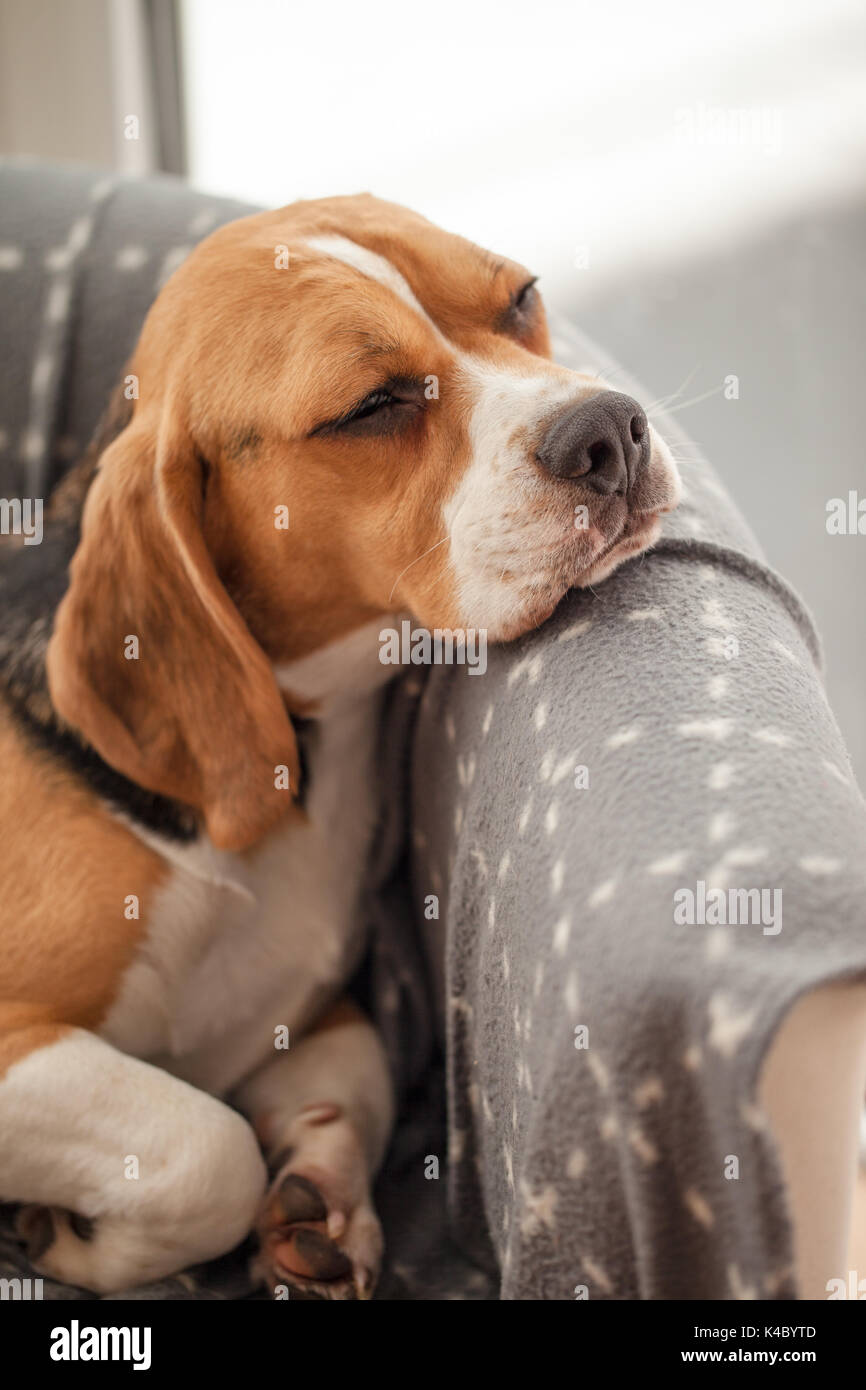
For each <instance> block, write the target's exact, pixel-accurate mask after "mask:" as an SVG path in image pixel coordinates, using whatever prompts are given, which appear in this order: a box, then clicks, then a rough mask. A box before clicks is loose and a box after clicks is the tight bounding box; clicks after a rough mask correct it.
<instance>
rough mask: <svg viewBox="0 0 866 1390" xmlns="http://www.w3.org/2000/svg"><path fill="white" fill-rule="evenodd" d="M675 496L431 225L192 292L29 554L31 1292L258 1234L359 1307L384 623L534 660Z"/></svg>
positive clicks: (8, 1064) (616, 415) (21, 782)
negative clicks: (554, 626)
mask: <svg viewBox="0 0 866 1390" xmlns="http://www.w3.org/2000/svg"><path fill="white" fill-rule="evenodd" d="M127 397H130V399H127ZM678 493H679V482H678V475H677V470H676V467H675V464H674V462H673V459H672V457H671V454H670V452H669V450H668V448H667V447H666V446H665V444H664V442H663V441H662V440H661V439H660V438H659V437H658V436H657V435H656V433H655V432H654V431H653V429H652V427H651V426H650V424H649V423H648V421H647V418H646V416H645V414H644V412H643V410H642V409H641V408H640V406H639V405H638V404H637V403H636V402H635V401H634V400H631V399H629V398H628V397H626V396H624V395H622V394H620V393H617V392H614V391H610V390H608V389H606V387H605V386H604V384H603V383H602V382H601V381H600V380H598V379H596V378H595V377H590V376H584V375H580V374H577V373H575V372H573V371H567V370H565V369H564V368H562V367H559V366H557V365H555V364H554V363H553V362H552V361H551V359H550V343H549V338H548V331H547V327H546V323H545V315H544V310H543V307H542V303H541V299H540V297H539V293H538V291H537V289H536V288H535V283H534V281H533V279H532V277H531V276H530V275H529V274H528V273H527V271H526V270H524V269H523V268H522V267H521V266H519V265H517V264H515V263H514V262H512V261H510V260H507V259H501V258H498V257H494V256H491V255H489V254H487V253H486V252H484V251H482V250H480V249H479V248H478V247H477V246H475V245H473V244H471V243H470V242H468V241H465V240H463V239H462V238H460V237H458V236H452V235H449V234H446V233H445V232H442V231H440V230H438V229H437V228H436V227H434V226H432V225H431V224H430V223H429V222H427V221H425V220H424V218H422V217H420V216H416V215H414V214H413V213H411V212H408V211H406V210H404V209H403V208H400V207H397V206H394V205H392V204H389V203H385V202H381V201H379V200H377V199H375V198H373V197H370V196H368V195H363V196H359V197H346V198H333V199H327V200H323V201H311V202H300V203H295V204H293V205H292V206H290V207H287V208H283V209H281V210H280V211H278V212H268V213H263V214H260V215H256V216H252V217H247V218H244V219H242V220H240V221H238V222H234V223H232V224H230V225H228V226H225V227H223V228H221V229H220V230H219V231H217V232H215V233H214V234H213V235H212V236H209V237H208V238H207V239H206V240H205V241H203V242H202V243H201V244H200V245H199V246H198V247H197V248H196V249H195V250H194V251H193V252H192V254H191V255H190V256H189V258H188V259H187V260H186V261H185V263H184V264H183V265H182V266H181V268H180V269H179V270H178V271H177V272H176V273H175V274H174V276H173V277H172V278H171V280H170V281H169V282H168V283H167V284H166V286H165V287H164V288H163V290H162V291H161V293H160V294H159V296H158V298H157V299H156V302H155V303H154V305H153V307H152V308H151V310H150V313H149V315H148V317H147V320H146V322H145V324H144V328H143V330H142V333H141V337H140V340H139V343H138V346H137V348H136V350H135V353H134V356H133V359H132V361H131V363H130V365H129V368H128V375H127V377H126V388H125V389H124V390H122V391H121V394H120V397H119V405H118V406H117V407H116V408H115V410H114V411H113V412H112V414H111V417H110V419H109V421H108V424H107V426H106V427H105V428H104V429H103V431H102V435H101V437H100V438H99V439H98V440H97V441H96V443H95V445H94V448H93V450H92V451H91V455H90V456H89V457H88V458H87V459H86V460H85V461H84V462H83V463H82V464H80V465H79V466H78V467H77V469H75V470H74V471H73V472H72V473H71V474H70V475H68V476H67V478H66V479H65V481H64V482H63V484H61V486H60V488H59V489H58V490H57V492H56V493H55V496H54V497H53V499H52V500H51V505H50V507H49V509H48V518H47V523H46V527H45V535H44V539H43V542H42V544H41V545H40V546H24V545H14V544H12V543H11V542H10V543H6V544H4V547H3V550H2V552H0V586H2V615H3V616H2V619H0V761H2V767H3V778H2V782H0V842H2V845H3V854H2V868H0V874H2V889H0V902H2V915H0V1194H2V1197H3V1198H4V1199H5V1200H6V1201H14V1202H17V1203H21V1204H23V1205H22V1208H21V1215H20V1229H21V1232H22V1235H23V1237H24V1238H25V1239H26V1240H27V1242H28V1249H29V1253H30V1255H31V1257H32V1259H33V1262H34V1264H35V1265H36V1268H37V1269H38V1271H39V1272H40V1273H42V1274H44V1275H46V1276H50V1277H51V1278H54V1279H59V1280H62V1281H66V1282H68V1283H70V1284H74V1285H79V1286H82V1287H84V1288H86V1289H88V1290H93V1291H96V1292H100V1293H104V1292H107V1291H115V1290H120V1289H123V1288H126V1287H129V1286H132V1285H137V1284H141V1283H143V1282H145V1281H147V1280H153V1279H157V1278H159V1277H161V1276H164V1275H167V1274H169V1273H171V1272H173V1271H178V1270H181V1269H183V1268H184V1267H185V1266H187V1265H190V1264H192V1263H194V1262H198V1261H203V1260H207V1259H210V1258H212V1257H215V1256H217V1255H220V1254H221V1253H222V1252H224V1251H227V1250H229V1249H231V1248H232V1247H233V1246H235V1245H236V1244H237V1243H238V1242H239V1241H241V1240H242V1239H243V1238H244V1237H245V1236H246V1235H247V1234H248V1232H250V1231H251V1230H252V1231H254V1232H255V1233H256V1234H257V1237H258V1251H259V1253H258V1256H257V1257H256V1258H257V1268H258V1271H259V1274H260V1277H261V1279H262V1280H263V1281H264V1282H265V1283H266V1284H267V1286H268V1287H269V1288H270V1289H271V1290H272V1291H276V1295H277V1296H288V1293H289V1291H291V1296H295V1295H296V1294H299V1293H300V1294H301V1295H312V1296H318V1297H325V1298H334V1299H340V1298H353V1297H367V1296H369V1295H370V1293H371V1292H372V1289H373V1287H374V1284H375V1281H376V1277H377V1273H378V1270H379V1265H380V1261H381V1255H382V1236H381V1231H380V1227H379V1223H378V1220H377V1217H376V1214H375V1212H374V1209H373V1206H372V1202H371V1196H370V1192H371V1183H372V1179H373V1177H374V1175H375V1172H376V1169H377V1167H378V1165H379V1163H380V1161H381V1159H382V1155H383V1152H384V1150H385V1147H386V1144H387V1142H388V1138H389V1132H390V1129H391V1125H392V1119H393V1101H392V1093H391V1085H390V1081H389V1075H388V1069H387V1066H386V1061H385V1057H384V1055H383V1050H382V1047H381V1044H380V1042H379V1040H378V1038H377V1035H376V1032H375V1030H374V1029H373V1027H372V1026H371V1024H370V1023H369V1022H368V1021H367V1019H366V1018H365V1017H363V1015H362V1014H361V1012H360V1011H359V1010H358V1008H357V1007H356V1006H355V1005H354V1003H352V1002H350V1001H349V1000H348V999H347V998H346V997H345V995H344V991H345V987H346V982H347V980H348V979H349V977H350V975H351V974H352V972H353V970H354V969H355V967H356V966H357V964H358V963H359V960H360V958H361V956H362V953H363V952H364V948H365V942H364V940H363V935H362V931H361V929H360V919H361V914H360V912H359V892H360V884H361V876H362V871H363V868H364V864H365V860H366V857H367V855H368V850H369V846H370V841H371V836H372V833H373V831H374V828H375V824H376V816H377V810H378V807H377V787H376V765H375V761H374V748H375V744H374V735H375V732H376V728H377V719H378V716H379V712H380V702H381V699H382V693H383V687H384V684H385V682H386V681H387V679H388V678H389V675H390V674H391V673H392V671H393V669H394V668H393V666H391V665H388V664H384V663H383V661H382V660H381V659H380V649H379V640H378V634H379V632H380V628H381V626H382V623H383V622H386V623H390V622H393V618H394V615H396V614H400V615H404V614H409V615H411V617H412V618H413V619H414V620H415V621H417V622H420V623H422V624H426V625H427V627H428V628H429V629H433V628H439V629H453V630H460V629H464V630H465V629H468V628H470V627H473V628H477V629H480V630H483V631H486V633H487V636H488V637H489V640H490V641H508V640H509V639H511V638H514V637H516V636H517V635H519V634H521V633H524V632H526V631H527V630H528V629H530V628H533V627H535V626H536V625H537V624H539V623H541V622H543V621H544V619H545V618H547V617H548V615H549V614H550V613H551V612H552V611H553V609H554V608H555V606H556V605H557V604H558V602H559V600H560V599H561V598H562V596H563V594H564V593H565V592H566V590H567V589H569V588H570V587H571V586H573V585H585V584H590V583H595V582H597V581H599V580H601V579H603V578H604V577H605V576H606V575H608V574H610V573H611V571H612V570H614V569H615V568H616V566H617V565H619V564H620V563H621V562H622V561H623V560H625V559H627V558H628V557H629V556H632V555H635V554H637V553H638V552H639V551H642V550H644V549H645V548H646V547H647V546H649V545H651V544H652V542H653V540H654V539H655V538H656V536H657V534H658V530H659V524H660V523H659V516H660V514H661V513H663V512H665V511H668V510H670V509H671V508H672V507H674V506H675V505H676V502H677V500H678ZM299 720H303V727H304V729H305V730H306V735H305V737H304V739H303V743H304V745H305V751H306V764H307V765H306V769H305V775H304V777H303V779H302V777H301V762H302V760H301V758H300V755H299V751H298V738H297V736H296V729H297V725H298V721H299ZM302 781H303V787H302V786H301V783H302ZM301 791H303V795H302V796H301V795H300V793H301Z"/></svg>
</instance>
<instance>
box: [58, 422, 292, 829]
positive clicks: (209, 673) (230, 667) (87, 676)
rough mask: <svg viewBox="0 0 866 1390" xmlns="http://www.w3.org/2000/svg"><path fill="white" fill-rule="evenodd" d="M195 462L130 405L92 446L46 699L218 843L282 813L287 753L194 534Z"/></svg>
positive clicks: (246, 641) (261, 657)
mask: <svg viewBox="0 0 866 1390" xmlns="http://www.w3.org/2000/svg"><path fill="white" fill-rule="evenodd" d="M203 467H204V465H203V463H202V461H201V459H200V458H199V456H198V454H197V452H196V450H195V448H194V446H193V444H192V441H191V440H190V439H189V437H188V436H187V435H186V432H185V431H184V430H183V429H181V428H180V427H179V426H178V424H177V423H176V420H175V419H173V418H172V417H169V416H168V415H167V414H166V415H165V416H164V417H163V423H162V425H161V426H160V429H159V433H158V436H157V432H156V430H155V429H154V428H152V427H149V425H148V423H147V421H146V419H142V417H141V416H137V417H136V418H135V419H134V420H133V421H132V423H131V424H130V425H128V426H127V428H126V429H125V430H124V432H123V433H122V434H121V435H120V436H119V437H118V438H117V439H116V440H115V441H114V443H113V444H112V445H111V446H110V447H109V448H108V449H107V450H106V451H105V453H104V454H103V456H102V459H101V462H100V467H99V471H98V472H97V475H96V477H95V479H94V481H93V484H92V486H91V488H90V492H89V495H88V498H87V502H86V504H85V508H84V515H83V521H82V534H81V541H80V543H79V546H78V549H77V551H76V553H75V556H74V558H73V561H72V564H71V566H70V583H69V589H68V591H67V593H66V595H65V597H64V599H63V600H62V602H61V604H60V606H59V608H58V610H57V615H56V620H55V625H54V632H53V636H52V638H51V642H50V644H49V648H48V658H47V661H48V678H49V685H50V690H51V697H52V700H53V702H54V706H55V708H56V710H57V712H58V714H59V715H60V716H61V718H62V719H63V720H64V721H66V723H68V724H70V725H72V726H73V727H74V728H76V729H78V730H79V731H80V732H81V734H83V736H84V738H85V739H86V740H87V741H88V742H89V743H91V744H92V745H93V746H94V748H95V749H96V750H97V752H98V753H99V754H100V756H101V757H103V758H104V759H105V761H106V762H108V763H110V764H111V766H112V767H114V768H116V769H117V770H118V771H119V772H122V773H123V774H124V775H125V776H126V777H129V778H131V779H132V780H133V781H135V782H138V783H140V784H141V785H142V786H144V787H147V788H149V789H150V790H151V791H154V792H159V793H161V794H162V795H164V796H169V797H172V798H174V799H176V800H179V801H182V802H184V803H186V804H187V805H190V806H194V807H196V808H197V809H198V810H199V811H200V812H202V814H203V815H204V818H205V823H206V825H207V829H208V832H209V834H210V836H211V839H212V840H213V842H214V843H215V844H216V845H218V846H219V847H221V848H224V849H243V848H246V847H247V846H249V845H251V844H253V843H254V842H255V841H256V840H257V839H258V838H259V837H260V836H261V835H262V834H263V833H264V831H265V830H267V829H268V827H269V826H270V825H272V824H273V823H274V822H275V821H276V820H278V819H279V817H280V816H281V815H282V814H283V813H284V812H285V811H286V810H287V808H288V803H289V799H290V797H291V791H290V790H286V789H285V783H286V780H287V779H286V777H285V775H284V774H281V771H280V770H281V769H282V768H287V769H288V774H289V777H288V780H289V783H290V787H291V789H292V791H296V790H297V787H298V776H299V766H298V752H297V746H296V743H295V738H294V734H293V732H292V727H291V723H290V720H289V717H288V714H287V712H286V708H285V705H284V703H283V700H282V697H281V695H280V692H279V690H278V689H277V685H276V682H275V680H274V676H273V673H272V670H271V666H270V663H269V662H268V660H267V658H266V656H265V654H264V652H263V651H262V649H261V647H260V646H259V645H258V643H257V642H256V641H255V640H254V638H253V636H252V634H251V633H250V631H249V629H248V627H247V626H246V624H245V622H244V621H243V619H242V617H241V615H240V613H239V612H238V610H237V608H236V607H235V606H234V604H233V603H232V601H231V599H230V597H229V595H228V593H227V592H226V590H225V589H224V587H223V585H222V584H221V582H220V580H219V577H218V575H217V573H216V570H215V567H214V564H213V561H212V559H211V556H210V555H209V553H208V550H207V547H206V544H205V540H204V536H203V533H202V515H203V510H204V501H203V497H204V493H203V471H202V470H203Z"/></svg>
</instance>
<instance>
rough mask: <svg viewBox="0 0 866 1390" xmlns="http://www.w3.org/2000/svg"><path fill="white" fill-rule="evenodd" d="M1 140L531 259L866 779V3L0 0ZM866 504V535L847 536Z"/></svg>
mask: <svg viewBox="0 0 866 1390" xmlns="http://www.w3.org/2000/svg"><path fill="white" fill-rule="evenodd" d="M131 114H135V115H136V117H137V118H138V125H137V128H136V133H135V135H134V136H133V138H129V137H130V132H129V124H128V117H129V116H130V115H131ZM0 152H2V153H3V154H17V155H26V156H37V157H44V158H49V159H55V160H56V159H72V160H77V161H84V162H87V163H90V164H96V165H102V166H105V167H107V168H113V169H117V170H120V171H122V172H125V173H127V174H130V175H132V176H135V175H140V174H146V173H149V172H152V171H157V170H163V171H167V172H170V173H175V174H179V175H182V176H185V177H188V178H189V180H190V181H191V182H192V183H193V184H194V185H196V186H197V187H199V188H202V189H205V190H207V191H210V192H213V193H221V194H229V195H231V196H234V197H238V198H243V199H248V200H250V201H251V202H255V203H262V204H271V205H278V204H281V203H285V202H289V201H291V200H292V199H295V198H299V197H315V196H319V195H323V194H331V193H350V192H357V191H359V190H362V189H369V190H370V191H372V192H375V193H377V194H379V195H380V196H383V197H387V198H393V199H395V200H397V201H400V202H404V203H407V204H409V205H411V206H412V207H414V208H416V209H417V210H418V211H420V212H423V213H425V214H426V215H427V216H428V217H430V218H432V219H433V220H435V221H437V222H439V223H441V224H442V225H444V226H446V227H448V228H450V229H451V230H454V231H459V232H461V233H462V234H464V235H466V236H468V237H471V238H473V239H474V240H476V241H478V242H480V243H482V244H483V245H486V246H490V247H492V248H494V249H496V250H499V251H501V252H504V253H507V254H508V255H511V256H513V257H515V258H516V259H518V260H521V261H523V262H525V263H526V264H527V265H528V266H529V267H530V268H531V269H532V270H533V271H534V272H535V273H537V274H538V275H539V276H540V277H541V284H542V288H543V290H544V292H545V294H546V296H547V299H548V302H549V303H550V304H551V305H553V306H554V307H555V308H557V309H558V310H560V311H561V312H563V313H565V314H566V315H568V316H571V317H572V318H573V319H575V320H576V321H578V322H579V323H580V324H581V326H582V327H583V328H584V329H585V330H587V331H588V332H589V333H590V334H591V335H592V336H594V337H595V338H597V339H598V340H599V342H600V343H602V344H603V346H604V347H606V348H607V349H609V350H610V352H611V353H613V354H614V355H615V356H616V357H618V358H619V359H620V360H621V361H622V363H623V364H624V366H626V367H627V368H628V370H629V371H630V372H631V373H633V374H634V375H636V376H637V377H638V378H639V379H640V380H642V381H643V383H644V384H645V386H646V387H647V389H648V390H649V392H650V393H651V394H652V395H653V396H658V397H661V396H666V395H669V394H673V393H678V394H677V395H676V399H675V400H674V401H673V402H672V404H673V405H674V407H675V408H676V409H678V410H680V411H681V416H680V418H681V420H682V422H683V424H684V425H685V426H686V428H687V429H688V430H689V432H690V433H691V434H692V436H693V437H694V438H695V439H696V440H697V441H698V442H699V443H700V444H701V445H702V447H703V448H704V449H705V451H706V452H707V453H708V455H709V457H710V458H711V459H712V460H713V462H714V463H715V465H716V467H717V468H718V470H719V472H720V473H721V475H722V477H723V478H724V480H725V482H726V483H727V485H728V487H729V488H730V490H731V492H732V493H733V495H734V496H735V498H736V500H737V501H738V502H739V504H740V506H741V508H742V510H743V511H744V513H745V515H746V517H747V518H748V520H749V521H750V523H751V525H752V528H753V530H754V531H755V533H756V534H757V536H758V538H759V540H760V542H761V543H762V545H763V547H764V550H765V553H766V555H767V558H768V559H769V561H770V563H771V564H772V565H773V566H775V567H776V568H777V569H778V570H780V571H781V572H782V573H783V574H784V575H785V576H786V577H787V578H788V579H789V580H790V581H791V582H792V583H793V584H794V585H795V587H796V588H797V589H798V590H799V591H800V593H801V594H802V595H803V597H804V598H805V600H806V602H807V604H808V605H809V606H810V608H811V609H812V611H813V613H814V615H815V618H816V620H817V623H818V626H819V629H820V631H821V633H822V635H823V638H824V644H825V649H826V657H827V667H828V685H829V691H830V698H831V702H832V703H833V706H834V708H835V710H836V712H837V715H838V717H839V719H840V722H841V724H842V727H843V732H844V734H845V736H846V739H847V742H848V745H849V748H850V750H851V753H852V759H853V762H854V766H855V770H856V771H857V773H858V776H859V778H860V782H861V786H866V462H864V447H863V435H862V433H861V417H862V413H863V412H862V406H861V396H862V394H863V375H864V368H866V353H864V348H866V316H864V312H863V310H864V298H866V291H864V286H866V279H864V248H866V235H864V234H866V198H864V187H866V7H864V5H863V3H862V0H760V3H758V4H756V3H754V0H727V3H726V4H725V5H724V6H709V5H696V4H694V0H655V3H653V4H651V5H649V4H646V3H642V0H608V3H606V4H605V5H604V6H599V5H597V4H595V3H590V0H534V3H532V4H526V3H521V4H518V3H514V0H498V3H495V4H493V3H486V0H485V2H484V3H481V2H476V3H473V4H466V3H465V0H463V3H461V0H437V3H436V4H435V5H434V6H421V5H416V6H408V5H405V4H401V3H391V0H371V3H370V4H367V5H359V4H357V3H355V0H329V3H324V4H320V5H315V6H313V5H307V4H301V3H296V0H0ZM731 376H735V377H736V378H737V381H738V388H737V389H738V394H737V396H736V397H735V398H733V399H729V398H728V395H729V394H730V393H728V395H726V394H725V392H724V382H725V379H726V378H728V377H731ZM852 491H853V492H855V493H856V494H857V497H856V499H855V501H856V500H860V501H863V502H864V516H863V522H862V525H863V530H864V534H863V535H858V534H846V535H830V534H828V531H827V504H828V502H829V501H830V499H833V498H842V499H845V501H846V503H847V500H848V497H849V494H850V493H851V492H852Z"/></svg>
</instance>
